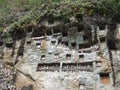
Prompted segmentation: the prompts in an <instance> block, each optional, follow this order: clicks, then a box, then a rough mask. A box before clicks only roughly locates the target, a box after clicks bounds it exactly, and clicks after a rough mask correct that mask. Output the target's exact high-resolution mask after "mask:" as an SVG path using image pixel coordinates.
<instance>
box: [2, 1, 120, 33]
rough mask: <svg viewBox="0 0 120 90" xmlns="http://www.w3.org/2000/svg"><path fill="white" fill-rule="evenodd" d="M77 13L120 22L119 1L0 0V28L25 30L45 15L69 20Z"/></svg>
mask: <svg viewBox="0 0 120 90" xmlns="http://www.w3.org/2000/svg"><path fill="white" fill-rule="evenodd" d="M78 13H80V14H83V15H85V16H87V17H91V16H93V15H94V14H96V15H100V16H102V17H105V18H109V19H111V21H112V22H120V18H118V17H119V16H120V0H0V27H2V28H5V27H8V26H10V29H11V31H12V30H14V29H17V30H25V28H26V27H27V26H28V25H37V24H38V22H39V21H40V20H41V18H42V17H44V16H45V15H50V14H52V15H53V16H54V17H62V18H70V17H71V16H75V15H76V14H78ZM0 30H2V29H0Z"/></svg>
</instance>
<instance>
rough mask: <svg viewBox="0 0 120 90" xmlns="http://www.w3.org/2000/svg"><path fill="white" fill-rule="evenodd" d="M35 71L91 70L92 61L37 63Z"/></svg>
mask: <svg viewBox="0 0 120 90" xmlns="http://www.w3.org/2000/svg"><path fill="white" fill-rule="evenodd" d="M37 71H44V72H60V71H63V72H69V71H72V72H73V71H74V72H77V71H88V72H92V71H93V63H92V62H85V63H62V65H61V64H60V63H39V64H38V66H37Z"/></svg>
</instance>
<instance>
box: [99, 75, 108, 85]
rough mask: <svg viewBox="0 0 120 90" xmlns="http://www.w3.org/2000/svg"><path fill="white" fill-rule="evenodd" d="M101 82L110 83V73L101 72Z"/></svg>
mask: <svg viewBox="0 0 120 90" xmlns="http://www.w3.org/2000/svg"><path fill="white" fill-rule="evenodd" d="M100 81H101V84H110V77H109V73H100Z"/></svg>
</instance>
